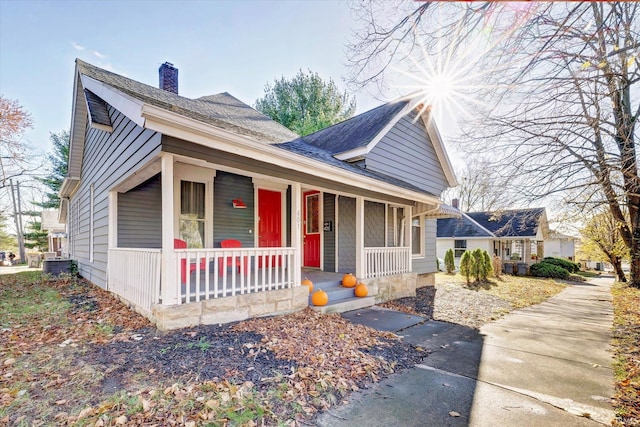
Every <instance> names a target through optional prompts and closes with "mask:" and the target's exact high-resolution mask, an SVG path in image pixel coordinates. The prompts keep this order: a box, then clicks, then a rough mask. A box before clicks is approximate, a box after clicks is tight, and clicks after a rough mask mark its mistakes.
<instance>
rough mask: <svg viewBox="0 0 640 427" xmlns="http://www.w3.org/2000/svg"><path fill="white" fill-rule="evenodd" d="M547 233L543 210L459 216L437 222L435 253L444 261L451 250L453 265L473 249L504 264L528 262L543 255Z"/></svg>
mask: <svg viewBox="0 0 640 427" xmlns="http://www.w3.org/2000/svg"><path fill="white" fill-rule="evenodd" d="M454 206H455V203H454ZM548 234H549V225H548V221H547V214H546V211H545V209H544V208H532V209H518V210H505V211H500V212H469V213H462V215H461V216H460V217H459V218H441V219H438V230H437V239H436V252H437V254H438V257H439V258H442V259H444V255H445V252H447V250H449V249H453V250H454V255H455V259H456V264H458V261H459V260H460V257H461V256H462V254H463V253H464V252H465V251H466V250H474V249H476V248H480V249H484V250H486V251H487V252H488V253H489V254H491V255H498V256H499V257H501V258H502V260H504V261H509V260H513V261H522V262H527V263H532V262H535V261H536V260H537V259H538V258H541V257H544V256H545V255H546V253H545V251H544V243H543V242H544V241H545V239H546V238H547V236H548Z"/></svg>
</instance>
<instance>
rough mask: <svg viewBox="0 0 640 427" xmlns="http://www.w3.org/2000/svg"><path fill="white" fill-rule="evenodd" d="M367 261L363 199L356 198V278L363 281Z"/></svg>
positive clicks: (360, 197)
mask: <svg viewBox="0 0 640 427" xmlns="http://www.w3.org/2000/svg"><path fill="white" fill-rule="evenodd" d="M366 273H367V261H366V259H365V255H364V197H362V196H357V197H356V277H357V278H358V279H364V278H365V275H366Z"/></svg>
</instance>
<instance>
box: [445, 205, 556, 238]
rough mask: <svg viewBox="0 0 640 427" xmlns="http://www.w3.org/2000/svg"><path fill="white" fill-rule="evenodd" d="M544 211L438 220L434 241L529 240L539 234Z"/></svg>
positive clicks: (493, 213)
mask: <svg viewBox="0 0 640 427" xmlns="http://www.w3.org/2000/svg"><path fill="white" fill-rule="evenodd" d="M544 212H545V209H544V208H531V209H514V210H505V211H496V212H469V213H463V214H462V217H461V218H446V219H438V231H437V237H449V238H454V237H460V238H464V237H531V236H535V235H536V234H537V232H538V227H539V225H540V221H541V219H542V216H543V214H544Z"/></svg>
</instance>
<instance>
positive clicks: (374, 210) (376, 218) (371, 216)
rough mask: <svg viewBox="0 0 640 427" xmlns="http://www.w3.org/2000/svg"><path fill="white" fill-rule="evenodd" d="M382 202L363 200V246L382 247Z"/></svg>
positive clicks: (383, 206) (383, 229) (383, 208)
mask: <svg viewBox="0 0 640 427" xmlns="http://www.w3.org/2000/svg"><path fill="white" fill-rule="evenodd" d="M384 211H385V205H384V203H378V202H371V201H368V200H365V202H364V246H365V248H380V247H384V233H385V226H384V219H385V218H384Z"/></svg>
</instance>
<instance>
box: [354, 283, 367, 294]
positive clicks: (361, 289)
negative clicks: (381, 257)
mask: <svg viewBox="0 0 640 427" xmlns="http://www.w3.org/2000/svg"><path fill="white" fill-rule="evenodd" d="M353 293H355V294H356V296H357V297H366V296H367V295H369V288H368V287H367V285H365V284H364V283H358V286H356V288H355V289H354V290H353Z"/></svg>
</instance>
